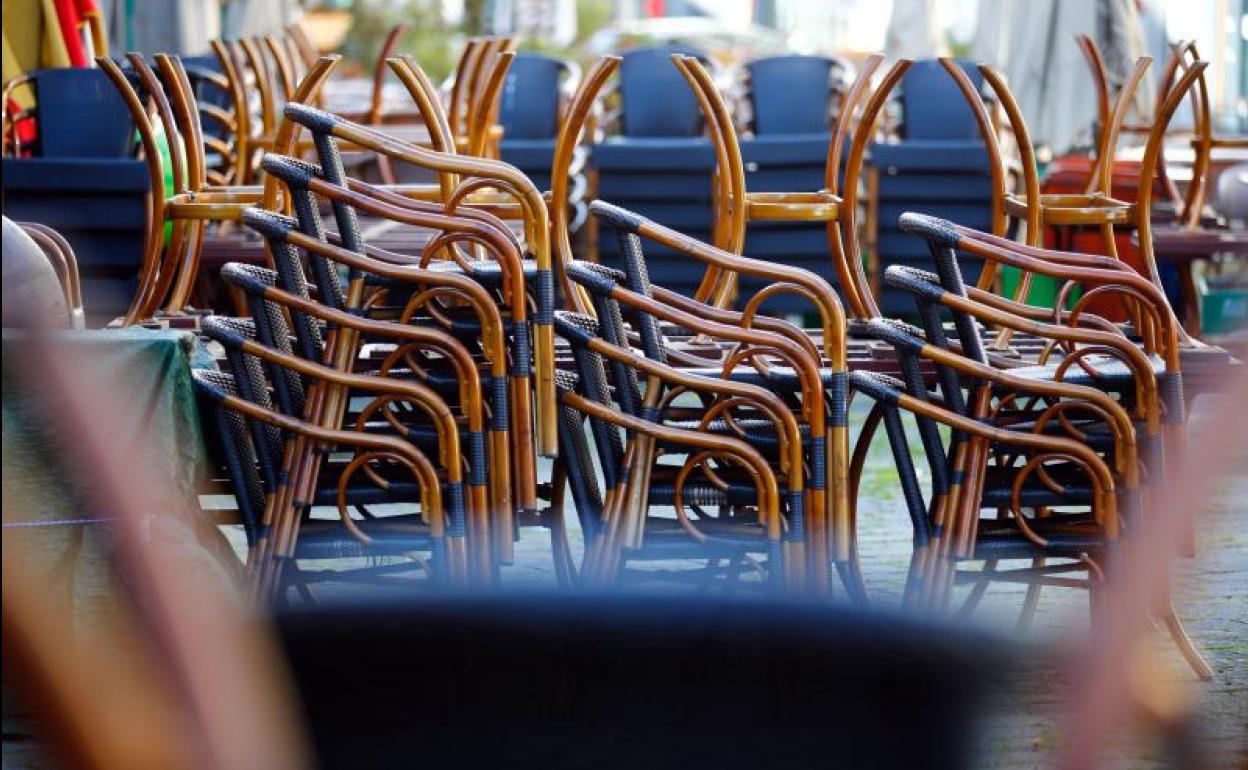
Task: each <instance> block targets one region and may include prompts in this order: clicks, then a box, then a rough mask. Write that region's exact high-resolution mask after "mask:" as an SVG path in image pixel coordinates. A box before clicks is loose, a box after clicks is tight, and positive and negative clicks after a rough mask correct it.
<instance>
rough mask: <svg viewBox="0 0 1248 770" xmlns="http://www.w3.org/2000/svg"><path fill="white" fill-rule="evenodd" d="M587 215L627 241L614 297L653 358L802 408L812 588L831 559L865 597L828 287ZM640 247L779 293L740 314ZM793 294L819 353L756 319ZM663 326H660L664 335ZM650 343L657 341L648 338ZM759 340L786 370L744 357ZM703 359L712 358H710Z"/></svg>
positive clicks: (838, 336)
mask: <svg viewBox="0 0 1248 770" xmlns="http://www.w3.org/2000/svg"><path fill="white" fill-rule="evenodd" d="M590 213H591V215H592V216H595V217H598V218H599V219H600V220H601V223H602V225H603V226H604V227H606V228H608V229H610V230H612V231H614V232H615V234H616V237H617V238H619V239H620V248H621V253H623V254H625V255H626V259H625V265H624V268H625V269H624V273H623V275H624V276H625V283H626V286H617V287H616V288H615V289H612V290H611V291H610V296H611V298H612V299H613V300H615V301H617V302H618V303H620V304H621V306H622V309H623V312H624V315H625V317H626V318H632V317H633V316H634V315H637V314H638V313H644V314H646V315H647V316H649V317H652V318H653V319H654V320H653V321H646V320H644V317H645V316H642V317H640V318H638V319H635V321H634V328H633V333H640V334H641V335H642V340H643V342H644V344H645V347H646V349H647V350H648V351H650V353H648V355H651V357H652V358H656V357H658V355H659V353H658V352H659V351H661V355H662V357H663V358H664V359H665V360H669V361H670V362H671V363H672V365H674V366H678V367H680V368H681V369H682V371H684V372H686V373H688V374H693V375H700V376H706V377H712V378H723V377H728V378H731V379H734V380H740V381H741V382H746V383H750V384H755V385H761V386H763V387H766V388H769V389H771V390H773V391H774V392H775V393H776V394H777V395H779V396H780V397H781V398H784V399H786V400H789V401H790V402H791V403H794V402H793V400H794V399H796V402H795V403H796V404H798V405H800V406H799V407H797V408H800V415H801V417H800V418H799V419H800V421H801V422H804V423H806V424H808V425H809V426H810V428H809V430H810V435H811V439H810V442H809V443H810V447H811V448H810V451H811V452H812V455H811V458H812V459H811V460H810V462H811V466H812V469H813V470H812V471H811V472H812V477H811V484H810V502H809V504H808V505H807V506H806V508H805V510H806V512H807V514H806V515H807V518H808V519H809V522H810V523H809V531H810V532H811V533H812V534H810V535H809V543H810V546H809V550H808V562H809V563H810V564H812V565H813V566H811V569H812V570H814V572H813V573H812V574H814V575H815V576H816V577H815V579H814V581H813V582H812V583H811V585H812V586H813V587H814V590H820V591H821V590H826V588H825V587H826V580H825V579H824V578H822V577H820V575H821V574H822V573H821V571H822V570H823V569H824V568H825V567H826V565H827V563H828V562H829V561H830V562H832V563H835V564H836V566H837V569H838V572H839V573H840V576H841V579H842V581H843V582H844V583H845V584H846V587H847V589H848V590H849V591H850V592H851V595H854V596H855V597H858V596H860V595H861V591H860V582H859V578H858V575H857V572H856V569H857V566H856V561H855V556H854V542H853V532H852V523H851V521H850V520H849V515H850V511H849V503H848V498H847V497H846V496H845V493H846V487H845V485H844V484H843V483H841V482H842V481H843V480H844V479H845V478H847V467H848V466H847V463H848V433H847V426H846V423H845V412H844V404H845V401H844V398H845V390H844V382H845V379H844V378H845V371H846V349H845V319H844V313H843V311H842V310H841V307H840V303H839V301H838V300H837V298H836V295H835V293H834V292H833V291H832V289H831V287H830V286H828V285H827V283H826V282H824V281H822V280H821V279H820V278H819V277H818V276H816V275H814V274H812V273H809V272H807V271H804V270H801V269H798V268H792V267H788V266H786V265H778V264H774V263H770V262H764V261H760V260H751V259H746V258H743V257H740V256H738V255H734V254H732V253H731V252H726V251H722V250H719V249H715V248H714V247H712V246H709V245H707V244H703V243H699V242H697V241H694V240H692V239H690V238H687V237H684V236H682V235H680V234H679V233H676V232H675V231H673V230H670V229H668V228H665V227H662V226H661V225H658V224H656V223H654V222H651V221H649V220H647V219H645V218H644V217H641V216H639V215H637V214H635V213H633V212H629V211H627V210H624V209H621V208H619V207H615V206H612V205H609V204H606V203H604V202H602V201H595V202H594V203H593V204H591V206H590ZM643 240H644V241H645V242H647V243H654V244H659V245H663V246H667V247H668V248H673V249H677V250H679V251H680V252H681V253H682V254H684V255H685V256H687V257H689V258H692V259H694V260H696V261H698V262H701V263H703V264H704V265H706V266H707V267H708V268H715V269H718V270H723V271H736V272H739V273H741V274H743V275H751V276H754V277H757V278H759V279H762V280H768V281H771V282H773V283H774V286H772V287H771V288H770V289H769V290H768V291H766V292H765V293H760V294H759V295H758V296H757V297H756V300H755V301H753V302H751V303H749V304H747V306H746V308H745V309H744V311H742V312H737V311H731V310H724V309H720V308H715V307H713V306H711V305H708V304H704V303H701V302H698V301H696V300H693V299H690V298H688V297H685V296H684V295H682V294H680V293H679V292H675V291H672V290H670V289H666V288H664V287H661V286H659V285H658V284H657V283H653V282H652V281H651V278H650V274H649V271H648V267H647V260H646V258H645V255H644V254H643V253H642V241H643ZM571 269H572V268H571V267H569V270H571ZM581 272H582V274H583V272H584V271H583V270H582V271H581ZM610 275H616V274H610ZM605 290H606V284H605V283H604V282H603V281H602V280H599V282H598V283H597V284H595V285H594V287H593V291H591V294H592V293H593V292H594V291H596V292H598V293H599V294H602V293H603V292H604V291H605ZM787 292H796V293H798V294H799V295H802V296H804V297H806V299H807V301H808V302H809V306H810V307H811V309H812V310H813V311H814V312H816V313H817V314H818V316H819V318H820V321H821V326H822V334H823V337H822V341H823V349H822V352H821V351H820V349H819V348H818V347H816V345H815V344H814V343H813V342H812V341H811V338H810V337H808V336H807V335H806V334H805V333H804V332H802V331H801V330H799V329H797V328H796V327H793V326H791V325H789V324H787V323H784V322H782V321H779V320H777V319H773V318H767V317H763V316H760V315H759V308H760V306H761V304H762V303H764V302H766V301H768V300H769V299H772V298H774V297H775V296H777V295H780V294H784V293H787ZM599 322H600V323H601V318H600V319H599ZM656 322H657V323H659V324H660V325H659V326H657V327H656V326H655V325H654V324H655V323H656ZM664 325H667V327H666V328H667V331H665V330H664V329H665V326H664ZM647 330H649V331H647ZM669 332H671V333H678V334H684V335H689V334H694V335H698V338H699V339H700V340H709V341H710V344H709V349H708V346H707V344H706V343H700V344H698V345H692V346H690V345H688V344H681V343H679V342H677V341H676V340H674V339H668V338H667V334H668V333H669ZM655 335H659V336H660V339H655V338H654V336H655ZM647 336H650V337H651V339H649V340H647V339H646V337H647ZM760 339H761V340H765V341H766V342H765V346H766V347H767V348H768V349H769V350H770V351H772V354H773V355H775V356H777V357H778V358H779V359H781V360H780V362H779V363H774V362H773V363H772V364H770V365H768V364H764V360H765V356H763V357H760V356H754V355H750V354H748V353H743V352H742V347H743V346H748V345H749V344H752V343H757V344H764V343H758V341H759V340H760ZM702 354H707V355H706V356H705V357H703V355H702ZM721 356H722V357H721ZM820 532H822V534H820Z"/></svg>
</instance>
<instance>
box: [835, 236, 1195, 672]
mask: <svg viewBox="0 0 1248 770" xmlns="http://www.w3.org/2000/svg"><path fill="white" fill-rule="evenodd" d="M902 226H903V229H905V230H907V231H909V232H912V233H915V234H917V235H920V236H921V237H922V238H924V239H925V240H926V242H927V245H928V246H929V248H931V250H932V255H933V257H934V259H935V261H936V263H937V265H938V269H939V273H940V274H939V275H932V274H928V273H925V272H923V271H918V270H915V269H913V268H908V267H905V266H892V267H890V268H889V270H888V271H887V272H886V275H885V279H886V281H888V282H889V283H890V284H891V285H892V286H894V287H895V288H897V289H899V290H902V291H905V292H907V293H909V294H910V295H911V296H913V297H914V298H915V299H916V300H917V302H918V307H919V315H920V317H921V318H922V319H923V323H924V327H925V328H924V330H923V331H922V332H919V331H918V330H917V329H916V330H911V329H909V328H907V327H906V326H905V325H903V324H899V323H897V322H886V321H882V320H879V321H873V322H871V323H870V324H868V327H867V329H866V332H865V333H867V334H870V335H873V336H876V337H877V338H878V339H880V340H883V341H886V342H887V343H889V344H890V345H891V346H892V347H893V348H894V349H895V350H896V351H897V353H898V355H899V360H900V362H901V364H902V367H901V370H902V372H903V375H904V380H903V381H902V382H897V381H893V380H890V379H889V378H884V377H880V376H878V375H876V376H872V375H869V374H866V373H863V374H861V375H851V381H852V382H853V383H854V385H855V387H856V388H858V389H859V390H860V391H861V392H866V393H868V394H870V395H871V397H872V398H873V399H875V400H877V402H878V404H879V407H877V408H882V409H883V410H884V415H883V417H884V420H885V425H886V428H887V430H888V435H889V440H890V443H891V444H892V446H893V450H894V459H895V462H896V463H897V465H898V468H899V471H900V472H901V473H902V477H903V491H904V492H905V496H906V500H907V505H908V507H909V510H910V515H911V519H912V522H913V523H914V525H915V535H916V545H917V546H918V548H917V549H916V559H917V561H916V564H915V565H914V566H915V571H914V572H912V578H914V579H915V580H917V581H919V582H920V583H927V582H930V581H935V583H934V584H932V585H925V586H924V590H930V589H932V588H935V589H936V590H937V591H938V592H944V593H945V594H946V596H945V597H944V599H940V601H944V600H945V599H947V592H948V590H949V588H950V586H949V585H948V583H947V580H948V577H947V576H946V577H944V578H941V577H937V575H939V574H940V571H941V570H942V569H946V568H948V567H949V566H950V564H949V561H948V560H955V561H956V560H961V559H977V558H986V559H987V560H988V561H987V563H986V565H985V570H984V574H983V575H982V576H981V577H980V578H979V579H980V580H984V579H989V580H991V579H1000V578H999V576H1000V575H1001V574H1002V573H1001V572H1000V571H998V570H997V563H998V561H999V560H1001V559H1015V558H1026V557H1027V553H1026V551H1027V550H1028V549H1029V548H1030V549H1035V550H1034V552H1033V553H1032V554H1031V558H1032V559H1033V561H1032V566H1031V567H1030V568H1025V569H1023V570H1022V571H1020V572H1016V573H1012V574H1008V573H1007V577H1006V578H1005V579H1007V580H1014V579H1016V578H1021V579H1022V582H1026V583H1028V584H1029V590H1028V595H1027V598H1026V601H1025V603H1024V608H1023V615H1022V618H1021V619H1022V620H1023V621H1024V622H1025V621H1026V620H1027V619H1029V618H1030V615H1031V613H1033V612H1034V609H1035V605H1036V601H1037V600H1038V597H1039V590H1040V587H1041V586H1042V585H1046V584H1053V585H1063V584H1066V583H1067V581H1064V580H1062V579H1059V580H1057V581H1056V582H1055V583H1050V582H1049V581H1048V579H1047V578H1046V577H1045V576H1046V575H1050V574H1053V573H1054V572H1063V571H1070V570H1082V569H1085V568H1086V569H1088V571H1089V577H1090V579H1091V580H1092V581H1093V582H1095V581H1097V580H1099V579H1100V578H1101V577H1102V576H1103V574H1104V573H1105V572H1107V571H1108V572H1112V571H1113V570H1114V566H1113V564H1112V562H1113V561H1114V560H1115V559H1116V548H1117V546H1116V545H1115V544H1114V543H1115V541H1117V540H1118V539H1119V538H1120V537H1121V535H1122V532H1126V533H1130V532H1132V531H1138V530H1139V529H1140V528H1143V527H1147V526H1148V519H1149V513H1150V508H1149V499H1150V495H1149V494H1148V493H1149V491H1150V487H1151V489H1152V490H1153V491H1156V490H1158V489H1160V486H1161V484H1163V483H1164V479H1165V477H1166V473H1167V466H1166V463H1165V462H1163V459H1164V458H1163V455H1165V454H1167V453H1166V452H1165V450H1164V449H1163V447H1162V445H1161V436H1160V427H1161V426H1160V425H1159V420H1158V416H1159V411H1158V407H1159V406H1161V404H1162V403H1163V400H1164V403H1165V405H1166V406H1169V405H1170V404H1171V403H1173V397H1170V398H1166V397H1165V396H1164V395H1163V396H1162V397H1160V398H1159V396H1158V395H1157V392H1156V382H1155V379H1154V378H1155V377H1156V375H1155V374H1154V372H1153V368H1152V366H1151V365H1150V363H1149V360H1148V359H1147V358H1146V357H1145V356H1144V355H1143V354H1141V353H1139V351H1137V349H1136V348H1135V346H1134V344H1133V342H1132V341H1131V340H1129V339H1126V338H1125V337H1124V336H1122V335H1121V333H1120V332H1118V331H1117V329H1116V327H1114V326H1113V325H1112V324H1111V323H1109V322H1107V321H1103V320H1102V321H1101V325H1102V326H1103V327H1105V328H1101V329H1096V328H1087V327H1080V326H1079V325H1077V324H1075V322H1074V319H1072V325H1070V326H1066V325H1062V324H1040V323H1035V322H1032V323H1025V322H1023V319H1019V318H1016V317H1009V316H1007V314H1005V313H1003V312H1000V311H996V310H993V309H992V308H991V307H988V306H986V305H981V304H979V303H977V302H975V301H974V300H971V299H969V297H968V292H967V291H966V289H965V287H964V285H963V284H962V278H961V274H960V271H959V268H958V261H957V258H956V255H955V251H956V250H957V249H959V248H960V247H963V246H964V245H965V243H966V241H967V238H966V237H964V236H962V235H961V234H960V233H959V232H957V231H955V230H953V229H952V228H950V227H949V226H947V223H942V222H940V221H939V220H935V219H932V218H929V217H923V216H919V215H907V216H906V217H905V218H903V221H902ZM1034 266H1036V264H1035V263H1033V267H1034ZM1067 269H1068V270H1071V271H1072V272H1081V271H1080V270H1079V268H1074V267H1067ZM1038 272H1040V271H1038ZM1116 273H1117V274H1118V278H1117V279H1118V280H1121V281H1122V283H1121V284H1119V285H1120V286H1121V287H1123V288H1124V290H1125V289H1128V288H1134V287H1131V281H1129V280H1123V279H1122V277H1121V276H1122V275H1123V274H1126V275H1128V276H1129V277H1130V278H1133V279H1135V280H1136V281H1137V282H1138V283H1139V284H1142V285H1143V286H1149V284H1148V283H1147V281H1145V280H1144V279H1143V278H1140V277H1139V276H1136V275H1134V274H1129V273H1126V271H1113V270H1110V271H1102V272H1101V273H1100V274H1099V275H1100V276H1101V277H1104V276H1105V275H1106V274H1108V276H1110V277H1109V278H1108V279H1107V280H1106V282H1105V283H1104V284H1103V285H1114V284H1112V283H1110V282H1111V281H1113V280H1114V278H1113V277H1112V276H1114V275H1115V274H1116ZM1094 276H1098V274H1097V273H1096V271H1094V270H1088V271H1086V272H1084V276H1083V277H1086V278H1093V277H1094ZM942 284H943V286H942ZM951 284H952V285H955V286H958V287H961V290H960V291H959V290H949V289H948V286H949V285H951ZM1140 295H1141V299H1142V301H1144V298H1145V296H1146V295H1147V292H1145V291H1143V290H1140ZM1148 299H1149V300H1151V304H1152V306H1153V313H1154V315H1155V316H1157V315H1159V314H1158V313H1157V311H1158V309H1160V310H1161V311H1164V310H1166V309H1167V306H1166V304H1165V299H1164V297H1162V296H1158V295H1156V294H1155V293H1154V295H1153V296H1152V297H1149V298H1148ZM942 310H943V311H945V312H952V315H953V318H954V328H955V330H956V339H957V343H958V344H957V346H956V347H955V346H953V345H951V344H950V340H949V339H948V338H947V337H946V332H945V326H944V323H943V321H942V319H941V312H940V311H942ZM984 320H986V321H995V322H997V323H1000V324H1001V325H1003V326H1005V327H1006V328H1016V329H1023V328H1027V329H1029V330H1030V331H1031V332H1032V333H1033V334H1035V335H1037V336H1040V337H1042V338H1047V339H1051V340H1054V341H1065V342H1066V343H1068V344H1069V346H1070V347H1069V349H1068V351H1067V353H1066V355H1065V357H1064V358H1063V359H1062V360H1061V362H1060V363H1058V364H1057V365H1056V366H1052V365H1050V366H1047V367H1046V366H1041V367H1019V368H1015V369H1012V370H1008V371H1006V372H1002V371H1001V370H998V369H996V368H994V367H992V366H991V365H989V357H988V353H987V348H986V345H985V344H984V340H983V339H982V337H981V334H980V327H979V322H980V321H984ZM1155 320H1156V321H1157V322H1158V325H1164V321H1163V319H1162V318H1160V317H1156V318H1155ZM1174 329H1175V326H1174V325H1170V326H1169V334H1170V339H1171V343H1172V345H1174V344H1177V343H1176V342H1175V334H1174ZM1078 344H1083V345H1084V346H1083V347H1077V345H1078ZM1133 354H1134V355H1133ZM921 362H929V363H934V364H935V369H936V375H937V376H936V378H935V379H936V382H937V383H938V387H939V397H938V398H933V397H932V396H931V394H930V393H929V390H928V384H927V383H926V382H925V380H924V377H923V374H922V373H921V370H920V366H921ZM1080 369H1082V371H1079V370H1080ZM1076 372H1077V373H1076ZM1162 381H1163V382H1164V383H1166V384H1173V383H1175V382H1180V380H1178V378H1177V373H1175V374H1174V376H1166V377H1165V378H1164V379H1163V380H1162ZM902 394H905V395H906V396H907V397H908V398H909V399H911V400H910V401H909V402H907V401H906V399H904V398H903V397H902ZM1115 395H1116V396H1118V397H1117V398H1115ZM925 402H926V403H925ZM898 408H901V409H902V410H903V411H907V412H912V413H914V414H915V415H916V416H917V418H918V423H919V429H920V434H921V438H922V441H923V446H924V453H925V454H926V455H927V459H928V463H929V466H930V473H931V475H932V499H931V501H930V504H929V505H926V506H925V505H924V504H923V501H922V497H921V494H919V492H918V480H917V477H915V475H914V470H913V466H912V464H910V463H909V460H908V457H909V455H908V451H909V450H908V447H907V445H906V437H905V433H904V432H903V431H902V430H901V429H900V423H899V420H898V415H897V414H896V413H895V410H896V409H898ZM1167 416H1169V412H1167ZM1180 419H1181V415H1180ZM936 423H942V424H944V425H947V426H949V427H951V428H952V430H953V432H952V434H951V439H950V442H949V448H948V450H946V449H945V448H944V447H943V439H942V437H941V436H940V434H939V433H938V432H937V430H936V428H935V425H936ZM864 436H865V440H867V441H869V437H870V433H869V432H867V433H865V434H864ZM1020 437H1021V438H1020ZM861 440H864V439H860V441H861ZM1048 441H1055V442H1057V443H1056V444H1052V445H1051V444H1048V443H1046V442H1048ZM1076 448H1077V449H1076ZM856 459H857V458H856ZM1171 461H1172V462H1175V461H1178V462H1181V458H1171ZM1070 463H1073V464H1074V465H1075V466H1077V468H1078V472H1077V473H1073V474H1072V468H1070V467H1069V465H1068V464H1070ZM858 467H859V466H855V470H858ZM1080 476H1082V477H1083V478H1079V477H1080ZM1106 495H1108V496H1106ZM1080 505H1083V506H1090V508H1088V509H1086V510H1079V509H1078V506H1080ZM1072 507H1075V508H1076V510H1074V511H1072V510H1071V508H1072ZM1024 508H1028V509H1031V510H1032V515H1030V516H1028V515H1027V514H1025V513H1024V510H1023V509H1024ZM981 509H990V510H991V509H995V510H996V519H989V520H984V519H981V514H980V511H981ZM1089 513H1091V515H1092V518H1091V520H1089V519H1088V518H1087V517H1088V515H1089ZM1120 528H1121V531H1120ZM985 536H986V537H987V538H988V539H987V540H984V541H983V544H982V546H981V541H980V538H981V537H985ZM1020 547H1021V550H1019V549H1020ZM994 549H999V550H995V551H994ZM1049 557H1056V558H1059V559H1063V560H1073V561H1064V562H1063V563H1062V564H1061V565H1053V564H1050V563H1048V562H1047V561H1046V560H1047V559H1048V558H1049ZM930 559H936V560H937V561H943V562H945V566H944V567H939V566H938V567H936V568H935V571H933V563H932V562H931V561H925V560H930ZM1089 560H1090V561H1089ZM942 581H944V582H943V584H942ZM983 590H984V584H983V583H982V582H981V583H980V584H979V585H978V586H977V587H976V588H975V589H974V590H973V591H972V594H971V596H970V598H969V599H968V603H967V605H966V608H967V609H968V610H969V609H970V608H971V607H973V606H974V604H975V603H976V602H978V600H979V599H980V598H981V597H982V594H983ZM1094 604H1095V602H1094ZM1094 609H1095V607H1094ZM1162 616H1163V617H1164V619H1165V621H1166V624H1167V626H1168V627H1169V629H1170V631H1171V634H1172V636H1173V637H1174V640H1175V642H1176V644H1178V645H1179V647H1180V649H1181V650H1182V652H1183V654H1184V655H1185V656H1186V657H1187V659H1188V661H1189V663H1191V665H1192V667H1193V668H1194V669H1195V670H1196V671H1197V672H1198V673H1199V674H1200V675H1201V676H1202V677H1207V676H1208V675H1209V674H1210V671H1209V669H1208V667H1207V666H1206V665H1205V663H1204V661H1203V660H1202V659H1201V657H1200V655H1199V653H1197V652H1196V650H1195V648H1194V647H1193V646H1192V644H1191V642H1190V640H1189V639H1188V638H1187V636H1186V633H1185V632H1184V631H1183V629H1182V626H1181V624H1179V621H1178V619H1177V617H1175V616H1174V613H1173V610H1172V609H1170V608H1168V607H1166V608H1165V609H1164V610H1163V612H1162Z"/></svg>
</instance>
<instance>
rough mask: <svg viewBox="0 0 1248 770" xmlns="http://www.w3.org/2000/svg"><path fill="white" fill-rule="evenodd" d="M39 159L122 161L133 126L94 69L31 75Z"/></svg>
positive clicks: (120, 102)
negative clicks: (110, 159)
mask: <svg viewBox="0 0 1248 770" xmlns="http://www.w3.org/2000/svg"><path fill="white" fill-rule="evenodd" d="M33 77H34V82H35V94H36V99H37V104H38V116H39V147H40V154H41V155H42V156H43V157H46V158H124V157H127V156H128V155H129V154H130V148H131V147H132V146H133V142H134V121H133V120H132V119H131V118H130V112H129V110H128V109H127V108H126V103H125V102H124V101H123V100H122V98H121V96H120V95H119V94H118V93H117V89H116V88H114V87H113V84H112V83H111V82H110V81H109V79H108V77H107V76H106V75H105V74H104V73H103V72H101V71H100V70H98V69H95V68H90V69H86V68H64V69H61V68H58V69H47V70H40V71H38V72H36V73H34V76H33Z"/></svg>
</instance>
